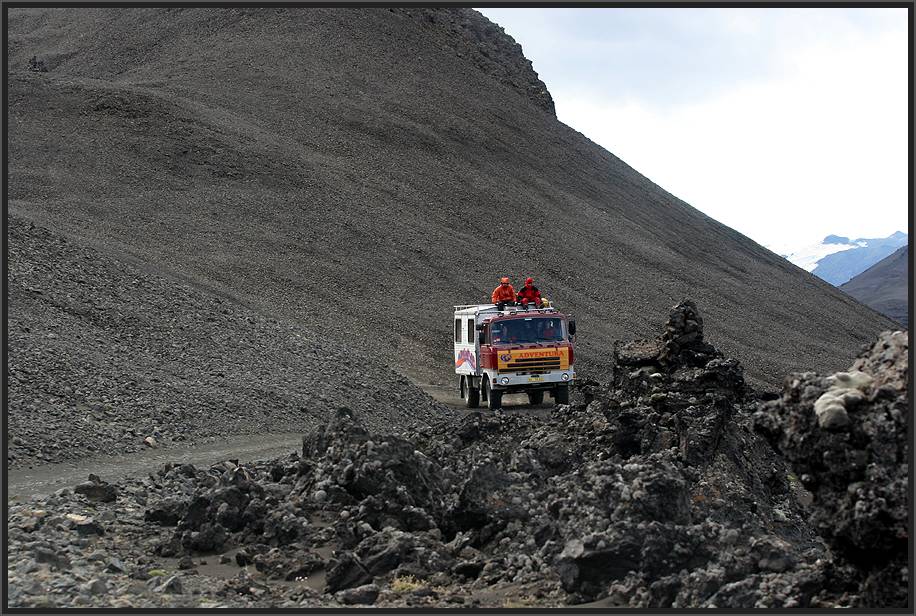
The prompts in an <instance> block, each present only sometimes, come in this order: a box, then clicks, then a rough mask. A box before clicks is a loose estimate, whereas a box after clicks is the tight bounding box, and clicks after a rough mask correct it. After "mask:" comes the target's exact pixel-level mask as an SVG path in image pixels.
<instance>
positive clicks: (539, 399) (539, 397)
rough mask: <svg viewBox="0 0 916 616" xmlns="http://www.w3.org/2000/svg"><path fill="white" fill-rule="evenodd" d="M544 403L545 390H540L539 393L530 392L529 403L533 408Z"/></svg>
mask: <svg viewBox="0 0 916 616" xmlns="http://www.w3.org/2000/svg"><path fill="white" fill-rule="evenodd" d="M543 402H544V390H543V389H539V390H538V391H529V392H528V403H529V404H531V406H537V405H538V404H541V403H543Z"/></svg>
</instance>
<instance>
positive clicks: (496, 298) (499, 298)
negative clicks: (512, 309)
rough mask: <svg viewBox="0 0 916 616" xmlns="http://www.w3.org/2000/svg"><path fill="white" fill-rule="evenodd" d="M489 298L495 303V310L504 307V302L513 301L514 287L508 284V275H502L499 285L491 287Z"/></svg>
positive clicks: (509, 302)
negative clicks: (491, 293)
mask: <svg viewBox="0 0 916 616" xmlns="http://www.w3.org/2000/svg"><path fill="white" fill-rule="evenodd" d="M491 299H492V300H493V303H494V304H496V309H497V310H502V309H503V308H505V307H506V304H514V303H515V289H514V288H513V287H512V285H511V284H509V277H508V276H503V277H502V279H501V280H500V281H499V286H498V287H496V288H495V289H493V295H492V296H491Z"/></svg>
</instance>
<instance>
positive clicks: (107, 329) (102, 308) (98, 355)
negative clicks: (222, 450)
mask: <svg viewBox="0 0 916 616" xmlns="http://www.w3.org/2000/svg"><path fill="white" fill-rule="evenodd" d="M7 239H8V242H9V278H8V283H9V303H8V306H9V309H10V311H9V316H8V319H7V327H8V331H9V365H8V366H7V375H8V379H9V381H8V382H9V400H8V405H7V423H6V426H7V434H8V435H9V452H8V457H7V463H8V465H10V466H11V467H13V468H20V467H23V466H25V465H34V464H43V463H50V462H62V461H78V460H81V459H83V458H86V457H94V456H101V455H116V454H123V453H130V452H136V451H139V450H142V449H145V448H147V447H150V446H154V447H168V446H171V445H175V444H182V445H186V444H189V443H200V442H206V441H209V440H213V439H219V438H221V437H227V436H232V435H242V434H252V435H257V434H261V433H275V432H291V431H301V430H303V429H305V428H307V427H308V426H316V425H319V424H320V423H322V422H324V421H325V419H326V418H327V417H328V416H329V414H330V413H331V411H333V410H334V409H335V408H337V407H339V406H341V405H344V404H346V405H349V406H350V407H352V408H353V409H354V410H356V411H357V412H359V413H360V415H361V416H363V417H364V418H365V421H366V424H367V425H368V426H371V427H372V428H373V429H383V428H385V427H387V426H390V425H399V426H405V427H407V426H409V425H411V424H413V423H416V422H421V423H424V422H430V421H435V420H438V419H439V418H440V416H441V415H443V414H447V413H450V412H451V410H450V409H448V408H447V407H444V406H442V405H440V404H437V403H436V402H435V401H433V400H432V399H431V398H430V397H429V396H428V395H426V394H425V393H423V392H422V391H420V390H419V389H418V388H417V387H416V386H414V385H412V384H411V383H410V382H409V381H408V380H407V379H406V378H404V377H403V376H400V375H398V374H396V373H394V372H393V371H392V370H390V369H389V368H387V367H386V366H384V365H382V364H381V363H380V362H378V361H375V360H373V358H372V357H370V356H368V354H367V353H366V352H364V351H362V350H357V349H354V348H353V347H346V346H343V345H340V344H335V343H334V342H333V341H329V340H326V339H322V338H321V337H320V336H317V335H315V334H313V333H310V332H308V331H304V330H303V329H302V328H300V327H298V326H296V325H295V324H289V323H287V322H283V321H279V320H277V319H274V318H270V317H266V316H263V315H262V314H259V313H256V312H254V311H252V310H249V309H246V308H245V307H244V306H241V305H239V303H238V302H236V301H233V300H232V299H231V298H225V297H223V298H221V297H219V296H217V295H214V294H213V293H212V292H210V291H209V290H204V289H200V288H197V287H195V286H192V285H191V284H188V283H184V282H182V281H180V280H178V281H176V280H175V279H174V278H164V277H163V276H160V275H157V274H156V273H154V272H151V271H149V269H148V268H144V267H142V266H141V265H139V264H130V263H128V262H126V261H124V260H123V259H120V260H119V259H113V258H111V257H110V256H108V255H106V254H105V253H103V252H100V251H98V250H96V249H94V248H90V247H86V246H85V245H83V244H81V243H80V242H78V241H73V240H70V239H68V238H65V237H63V236H61V235H60V234H56V233H52V232H50V231H48V230H47V229H44V228H41V227H38V226H35V225H34V224H32V223H30V222H28V221H26V220H23V219H20V218H18V217H16V216H10V217H8V218H7ZM147 439H153V440H151V441H150V440H147Z"/></svg>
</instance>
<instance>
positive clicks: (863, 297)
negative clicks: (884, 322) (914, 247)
mask: <svg viewBox="0 0 916 616" xmlns="http://www.w3.org/2000/svg"><path fill="white" fill-rule="evenodd" d="M909 284H910V277H909V248H908V247H907V246H904V247H903V248H900V249H899V250H897V251H895V252H894V253H893V254H892V255H890V256H889V257H885V258H884V259H881V260H880V261H879V262H878V263H876V264H874V265H872V266H871V267H870V268H868V269H867V270H865V271H864V272H862V273H861V274H859V275H858V276H856V277H855V278H853V279H852V280H850V281H849V282H847V283H846V284H844V285H843V286H841V287H840V288H841V289H842V290H844V291H846V292H847V293H849V294H850V295H852V296H853V297H854V298H856V299H857V300H859V301H860V302H862V303H863V304H865V305H866V306H871V307H872V308H874V309H875V310H877V311H878V312H880V313H881V314H885V315H887V316H889V317H890V318H892V319H894V320H895V321H897V322H898V323H902V324H903V326H904V327H907V322H908V320H909V319H908V317H909Z"/></svg>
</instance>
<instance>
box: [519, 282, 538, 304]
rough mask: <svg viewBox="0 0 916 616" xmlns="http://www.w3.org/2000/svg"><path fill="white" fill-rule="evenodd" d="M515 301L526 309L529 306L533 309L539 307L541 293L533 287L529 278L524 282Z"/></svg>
mask: <svg viewBox="0 0 916 616" xmlns="http://www.w3.org/2000/svg"><path fill="white" fill-rule="evenodd" d="M517 301H518V303H519V304H521V305H522V306H524V307H525V308H526V309H527V308H528V306H529V305H533V306H534V308H540V307H541V292H540V291H538V288H537V287H536V286H534V278H531V277H529V278H528V279H527V280H525V286H524V287H523V288H522V290H521V291H519V292H518V300H517Z"/></svg>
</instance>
